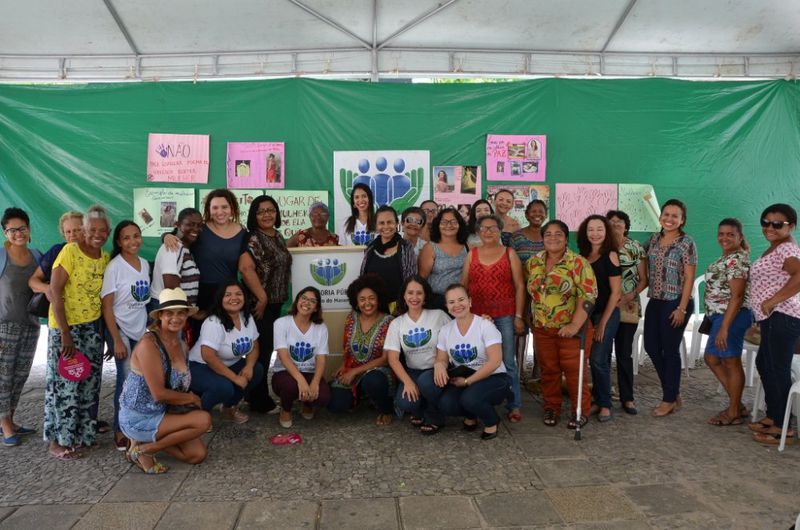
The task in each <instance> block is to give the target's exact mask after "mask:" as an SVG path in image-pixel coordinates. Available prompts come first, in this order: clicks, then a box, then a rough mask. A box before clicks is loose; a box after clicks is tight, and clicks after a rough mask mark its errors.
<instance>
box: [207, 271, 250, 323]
mask: <svg viewBox="0 0 800 530" xmlns="http://www.w3.org/2000/svg"><path fill="white" fill-rule="evenodd" d="M234 285H235V286H236V287H238V288H239V289H241V290H242V294H243V295H244V305H242V310H241V311H240V313H242V314H243V315H244V320H243V321H242V326H246V325H247V323H248V322H250V312H249V311H248V310H247V308H248V307H250V297H249V296H248V294H247V289H245V288H244V286H243V285H242V284H241V283H239V282H238V281H237V280H228V281H227V282H224V283H221V284H220V286H219V288H218V289H217V292H216V293H215V294H214V303H213V304H212V305H211V314H212V315H214V316H215V317H217V318H218V319H219V321H220V322H222V327H224V328H225V331H231V330H232V329H233V319H232V318H231V316H230V315H229V314H228V312H227V311H225V309H224V308H223V307H222V299H223V298H225V291H227V290H228V287H232V286H234Z"/></svg>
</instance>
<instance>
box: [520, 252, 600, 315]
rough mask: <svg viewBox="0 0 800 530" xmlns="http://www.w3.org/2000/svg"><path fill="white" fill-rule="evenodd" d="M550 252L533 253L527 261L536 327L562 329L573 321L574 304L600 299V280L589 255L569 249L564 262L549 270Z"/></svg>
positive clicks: (526, 266) (562, 260) (532, 310)
mask: <svg viewBox="0 0 800 530" xmlns="http://www.w3.org/2000/svg"><path fill="white" fill-rule="evenodd" d="M546 261H547V252H546V251H541V252H539V253H537V254H534V255H533V256H532V257H531V258H530V259H529V260H528V262H527V263H526V264H525V270H526V273H527V278H528V293H529V294H530V296H531V312H532V314H533V322H534V327H537V328H555V329H558V328H563V327H564V326H566V325H567V324H569V323H570V322H571V321H572V315H573V314H574V313H575V304H576V302H577V300H578V298H583V299H584V300H586V301H587V302H589V303H591V304H593V303H594V302H595V300H596V299H597V280H596V279H595V276H594V271H593V270H592V266H591V265H590V264H589V262H588V261H586V258H584V257H583V256H581V255H579V254H576V253H575V252H573V251H571V250H569V249H567V251H566V252H565V253H564V256H563V257H562V258H561V261H559V262H558V263H556V264H555V265H554V266H553V268H552V269H551V270H550V272H546V270H545V267H546Z"/></svg>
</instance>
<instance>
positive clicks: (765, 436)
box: [753, 431, 796, 445]
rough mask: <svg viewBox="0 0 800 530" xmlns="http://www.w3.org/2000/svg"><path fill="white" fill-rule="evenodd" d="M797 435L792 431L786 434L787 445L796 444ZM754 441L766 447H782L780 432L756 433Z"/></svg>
mask: <svg viewBox="0 0 800 530" xmlns="http://www.w3.org/2000/svg"><path fill="white" fill-rule="evenodd" d="M795 436H796V434H795V433H794V432H792V431H788V432H787V433H786V445H793V444H794V437H795ZM753 441H756V442H758V443H760V444H765V445H780V443H781V431H778V432H754V433H753Z"/></svg>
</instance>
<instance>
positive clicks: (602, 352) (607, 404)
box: [589, 308, 619, 409]
mask: <svg viewBox="0 0 800 530" xmlns="http://www.w3.org/2000/svg"><path fill="white" fill-rule="evenodd" d="M602 316H603V315H597V316H596V318H592V325H597V324H599V323H600V319H601V318H602ZM618 328H619V309H617V308H614V312H613V313H611V316H610V317H609V318H608V323H607V324H606V329H605V332H604V333H603V342H595V341H594V340H592V352H591V354H590V355H589V365H590V366H591V368H592V399H593V400H594V402H595V403H596V404H597V405H598V406H600V407H604V408H608V409H610V408H611V346H612V343H613V342H614V337H615V336H616V335H617V329H618Z"/></svg>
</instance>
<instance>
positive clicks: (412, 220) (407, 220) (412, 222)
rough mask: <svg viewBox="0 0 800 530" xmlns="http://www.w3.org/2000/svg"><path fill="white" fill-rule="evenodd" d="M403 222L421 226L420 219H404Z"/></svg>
mask: <svg viewBox="0 0 800 530" xmlns="http://www.w3.org/2000/svg"><path fill="white" fill-rule="evenodd" d="M403 222H404V223H411V224H412V225H421V224H422V219H420V218H419V217H406V218H405V219H403Z"/></svg>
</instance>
